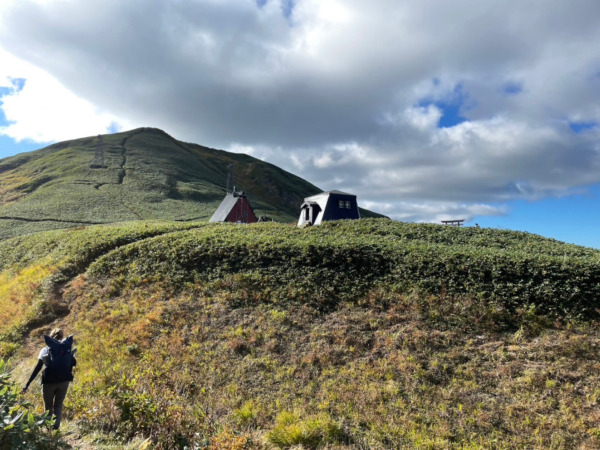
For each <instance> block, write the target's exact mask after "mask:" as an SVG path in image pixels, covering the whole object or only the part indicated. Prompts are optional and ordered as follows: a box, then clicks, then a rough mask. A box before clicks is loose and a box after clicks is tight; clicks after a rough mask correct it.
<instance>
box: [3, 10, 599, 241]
mask: <svg viewBox="0 0 600 450" xmlns="http://www.w3.org/2000/svg"><path fill="white" fill-rule="evenodd" d="M598 17H600V2H598V0H528V1H526V2H525V1H522V0H486V1H481V0H443V1H442V0H419V1H418V2H415V1H409V0H369V1H368V2H365V1H364V0H227V1H225V0H128V1H122V0H85V1H84V0H2V1H1V2H0V158H2V157H6V156H9V155H13V154H17V153H19V152H23V151H31V150H34V149H37V148H41V147H43V146H45V145H48V144H50V143H52V142H57V141H61V140H67V139H74V138H78V137H83V136H91V135H97V134H104V133H109V132H116V131H121V130H127V129H131V128H136V127H140V126H149V127H157V128H160V129H162V130H165V131H166V132H167V133H169V134H171V135H172V136H173V137H175V138H177V139H180V140H183V141H187V142H194V143H198V144H201V145H205V146H209V147H213V148H219V149H223V150H228V151H233V152H239V153H247V154H250V155H252V156H254V157H257V158H260V159H263V160H265V161H268V162H271V163H273V164H276V165H278V166H280V167H282V168H284V169H286V170H288V171H290V172H292V173H294V174H297V175H299V176H301V177H302V178H305V179H306V180H308V181H310V182H312V183H314V184H315V185H317V186H319V187H320V188H322V189H323V190H333V189H338V190H342V191H348V192H351V193H354V194H356V195H357V196H358V200H359V204H360V205H361V206H363V207H365V208H368V209H372V210H374V211H377V212H380V213H383V214H385V215H387V216H389V217H390V218H392V219H396V220H401V221H410V222H434V223H439V222H440V221H441V220H448V219H465V224H466V225H467V226H474V225H475V224H476V223H478V224H479V225H480V226H482V227H493V228H502V229H513V230H519V231H527V232H531V233H535V234H540V235H543V236H546V237H551V238H554V239H558V240H561V241H565V242H570V243H576V244H579V245H585V246H589V247H595V248H600V233H598V232H597V225H596V224H597V223H598V222H600V139H599V138H600V126H599V124H600V27H599V26H598Z"/></svg>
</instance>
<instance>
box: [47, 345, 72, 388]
mask: <svg viewBox="0 0 600 450" xmlns="http://www.w3.org/2000/svg"><path fill="white" fill-rule="evenodd" d="M44 341H46V345H47V346H48V356H49V358H48V365H47V366H46V368H45V369H44V372H43V373H42V383H44V384H45V383H61V382H63V381H73V371H72V369H73V351H72V350H73V335H71V336H69V337H68V338H66V339H64V340H62V341H57V340H56V339H53V338H51V337H50V336H44Z"/></svg>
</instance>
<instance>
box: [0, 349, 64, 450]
mask: <svg viewBox="0 0 600 450" xmlns="http://www.w3.org/2000/svg"><path fill="white" fill-rule="evenodd" d="M18 392H19V389H18V387H17V386H16V385H15V383H14V382H13V381H12V380H11V377H10V373H9V372H8V370H7V368H6V363H5V362H4V360H2V359H0V418H1V419H2V422H1V423H0V449H2V450H5V449H6V450H8V449H15V448H18V449H58V448H66V447H67V446H66V444H65V443H64V442H62V441H61V440H60V439H59V438H58V437H53V436H52V435H49V434H47V433H46V430H47V429H49V428H50V427H51V426H52V424H53V420H52V419H51V418H49V417H48V415H47V414H46V413H44V414H42V415H39V414H35V413H32V412H31V411H30V409H31V405H30V404H29V403H26V402H23V401H22V400H21V399H20V395H19V393H18Z"/></svg>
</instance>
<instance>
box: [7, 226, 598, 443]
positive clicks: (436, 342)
mask: <svg viewBox="0 0 600 450" xmlns="http://www.w3.org/2000/svg"><path fill="white" fill-rule="evenodd" d="M0 261H1V262H0V277H2V278H1V279H2V284H1V285H0V286H1V287H0V289H1V290H0V311H2V313H1V314H4V316H3V317H2V321H0V324H2V325H0V345H1V347H0V351H1V352H2V354H1V355H0V356H3V357H5V358H6V357H9V358H11V359H10V361H11V364H12V365H13V366H14V367H16V370H15V374H16V376H17V377H21V378H22V379H23V380H24V379H25V378H26V376H27V372H28V370H30V367H29V366H30V365H31V362H32V361H33V358H34V357H35V353H36V347H37V346H39V345H40V335H41V334H42V333H43V332H45V331H47V330H48V328H49V327H50V326H52V325H55V324H57V323H59V324H61V325H62V326H64V327H65V328H66V329H67V330H68V331H69V332H73V333H75V336H76V339H77V346H78V348H79V353H78V355H79V364H78V367H77V372H76V382H75V383H74V384H73V386H72V389H71V392H70V393H69V396H68V398H67V404H66V414H67V419H70V420H71V421H72V422H73V423H77V424H78V427H79V428H80V429H81V430H83V431H84V432H87V433H101V434H104V435H107V436H108V435H111V436H117V437H118V439H121V440H122V441H123V442H126V441H127V440H128V439H131V438H134V437H136V438H140V437H144V438H150V439H151V440H152V442H153V443H155V444H156V445H157V446H159V447H163V448H173V447H178V446H181V447H183V446H185V445H188V446H194V445H195V446H197V447H199V448H202V447H211V446H212V447H213V448H221V447H229V448H246V447H247V448H289V447H291V446H294V445H303V446H305V447H307V448H398V447H417V448H448V447H455V448H470V447H473V448H479V447H487V448H514V447H534V448H573V447H582V448H597V447H599V446H600V427H599V426H598V423H600V408H599V407H598V400H599V398H600V370H599V369H600V363H599V358H598V356H600V351H599V345H600V331H598V314H599V310H598V307H599V306H598V298H600V297H599V294H600V283H599V282H600V252H598V251H595V250H591V249H586V248H582V247H577V246H571V245H566V244H562V243H558V242H556V241H551V240H547V239H542V238H539V237H536V236H532V235H528V234H524V233H516V232H507V231H498V230H480V229H468V228H466V229H456V228H448V227H440V226H434V225H416V224H401V223H394V222H391V221H387V220H373V219H370V220H361V221H353V222H352V221H349V222H346V221H341V222H336V223H329V224H326V225H324V226H321V227H315V228H312V229H304V230H299V229H296V228H294V227H291V226H287V225H278V224H261V225H253V226H235V225H231V226H227V225H206V224H193V223H190V224H186V225H182V224H173V223H171V224H169V223H151V224H150V223H144V222H140V223H130V224H127V225H122V226H118V225H115V226H99V227H88V228H82V229H72V230H65V231H58V232H56V231H55V232H46V233H39V234H36V235H32V236H29V237H27V238H18V239H12V240H7V241H3V242H0ZM23 342H24V343H25V345H23ZM33 398H34V397H32V399H33ZM140 435H141V436H140Z"/></svg>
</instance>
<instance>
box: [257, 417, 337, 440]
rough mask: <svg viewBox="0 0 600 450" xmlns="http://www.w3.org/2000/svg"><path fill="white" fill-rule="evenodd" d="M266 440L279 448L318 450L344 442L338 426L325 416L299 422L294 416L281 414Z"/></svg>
mask: <svg viewBox="0 0 600 450" xmlns="http://www.w3.org/2000/svg"><path fill="white" fill-rule="evenodd" d="M267 440H268V441H269V442H270V443H271V444H273V445H276V446H277V447H279V448H289V447H293V446H295V445H302V446H304V447H307V448H318V447H321V446H324V445H327V444H335V443H342V442H343V441H344V440H345V436H344V433H343V431H342V429H341V428H340V426H339V425H338V424H337V423H335V422H334V421H333V420H332V419H331V417H329V416H328V415H326V414H322V415H319V416H314V417H310V418H308V419H305V420H300V419H299V418H298V417H297V416H296V415H295V414H292V413H289V412H283V413H281V414H279V416H278V417H277V425H276V426H275V427H274V428H273V429H272V430H271V431H269V433H267Z"/></svg>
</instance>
